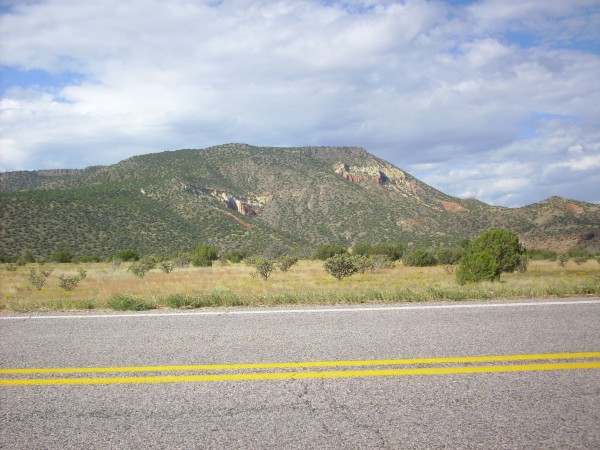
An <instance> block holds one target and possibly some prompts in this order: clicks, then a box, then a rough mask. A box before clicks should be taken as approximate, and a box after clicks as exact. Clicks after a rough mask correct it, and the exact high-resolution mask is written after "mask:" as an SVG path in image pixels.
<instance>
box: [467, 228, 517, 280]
mask: <svg viewBox="0 0 600 450" xmlns="http://www.w3.org/2000/svg"><path fill="white" fill-rule="evenodd" d="M469 252H471V253H483V252H485V253H487V254H489V255H490V256H492V257H493V258H494V259H495V260H496V263H497V264H498V266H499V267H500V272H514V271H515V270H516V269H517V268H518V267H519V265H520V264H521V258H522V257H524V256H523V255H524V254H525V247H523V246H522V245H521V243H520V242H519V236H517V234H516V233H514V232H512V231H510V230H505V229H501V228H499V229H495V230H488V231H485V232H483V233H482V234H480V235H479V236H478V237H477V238H475V240H474V241H473V242H472V243H471V246H470V248H469Z"/></svg>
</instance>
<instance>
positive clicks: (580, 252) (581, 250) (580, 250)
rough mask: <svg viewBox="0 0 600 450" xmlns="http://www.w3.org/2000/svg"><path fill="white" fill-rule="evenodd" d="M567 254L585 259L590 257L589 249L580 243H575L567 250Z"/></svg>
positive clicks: (570, 256)
mask: <svg viewBox="0 0 600 450" xmlns="http://www.w3.org/2000/svg"><path fill="white" fill-rule="evenodd" d="M567 255H568V256H569V258H573V259H575V258H585V261H587V260H588V259H590V258H591V257H592V254H591V253H590V251H589V250H588V249H587V248H586V247H584V246H583V245H581V244H576V245H574V246H572V247H570V248H569V250H567ZM585 261H584V262H585Z"/></svg>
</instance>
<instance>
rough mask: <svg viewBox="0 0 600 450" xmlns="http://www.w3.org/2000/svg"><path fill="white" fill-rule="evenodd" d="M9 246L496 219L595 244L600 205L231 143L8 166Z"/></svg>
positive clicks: (147, 244)
mask: <svg viewBox="0 0 600 450" xmlns="http://www.w3.org/2000/svg"><path fill="white" fill-rule="evenodd" d="M0 191H1V193H0V207H1V209H2V228H1V229H0V253H4V254H9V255H17V254H22V253H24V252H26V251H31V252H32V253H33V254H34V255H36V256H38V255H39V256H46V257H47V256H49V255H51V254H52V253H54V252H56V251H59V250H67V251H70V252H71V253H73V254H75V255H78V256H81V255H87V254H90V255H98V256H101V257H106V256H108V255H111V254H114V253H115V252H117V251H119V250H123V249H125V248H134V249H136V250H137V251H139V252H142V253H171V252H175V251H181V250H185V251H189V250H190V249H192V248H194V247H195V246H196V245H197V244H199V243H210V244H215V245H218V246H220V247H221V248H223V249H247V250H249V251H252V252H256V251H261V252H262V251H265V250H267V251H271V252H275V253H277V252H280V251H283V250H286V249H290V248H298V247H300V248H302V247H305V248H310V247H314V246H315V245H317V244H319V243H339V244H342V245H345V246H351V245H352V244H353V243H355V242H373V243H374V242H392V241H398V240H401V241H404V242H406V243H409V242H412V243H414V244H415V245H449V244H454V243H457V242H459V241H460V240H461V239H463V238H464V237H473V236H475V235H477V234H479V233H480V232H481V231H483V230H485V229H488V228H492V227H505V228H509V229H512V230H514V231H515V232H517V233H518V234H519V236H520V237H521V239H522V240H523V241H524V242H525V243H526V244H528V245H532V246H536V247H544V248H550V249H564V248H567V247H569V246H571V245H573V244H574V243H577V242H579V241H582V242H586V243H588V244H590V245H596V244H597V241H598V236H600V231H599V230H598V228H599V224H600V205H596V204H590V203H584V202H578V201H575V200H566V199H562V198H558V197H553V198H550V199H548V200H545V201H543V202H540V203H536V204H534V205H529V206H526V207H523V208H514V209H511V208H503V207H495V206H490V205H487V204H485V203H482V202H480V201H478V200H474V199H467V200H463V199H458V198H455V197H452V196H449V195H446V194H444V193H442V192H440V191H438V190H436V189H434V188H432V187H431V186H428V185H427V184H425V183H423V182H421V181H419V180H418V179H416V178H415V177H413V176H412V175H410V174H408V173H406V172H404V171H402V170H401V169H399V168H397V167H394V166H393V165H391V164H389V163H388V162H386V161H384V160H381V159H379V158H377V157H375V156H373V155H371V154H370V153H368V152H366V151H365V150H364V149H361V148H348V147H344V148H342V147H302V148H265V147H253V146H250V145H245V144H227V145H221V146H216V147H211V148H207V149H187V150H177V151H169V152H162V153H155V154H149V155H143V156H136V157H133V158H129V159H127V160H124V161H122V162H120V163H118V164H115V165H111V166H105V167H99V166H98V167H91V168H88V169H84V170H56V171H51V170H41V171H21V172H7V173H2V174H0Z"/></svg>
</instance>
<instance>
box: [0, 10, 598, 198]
mask: <svg viewBox="0 0 600 450" xmlns="http://www.w3.org/2000/svg"><path fill="white" fill-rule="evenodd" d="M233 142H237V143H247V144H251V145H256V146H277V147H279V146H282V147H285V146H320V145H326V146H359V147H363V148H365V149H366V150H367V151H369V152H371V153H373V154H374V155H376V156H378V157H380V158H383V159H385V160H387V161H389V162H391V163H392V164H394V165H395V166H397V167H399V168H401V169H403V170H405V171H407V172H409V173H411V174H413V175H415V176H416V177H418V178H419V179H421V180H423V181H424V182H426V183H428V184H430V185H432V186H434V187H436V188H437V189H440V190H441V191H443V192H445V193H447V194H451V195H455V196H458V197H461V198H467V197H476V198H478V199H480V200H482V201H485V202H487V203H490V204H494V205H503V206H511V207H516V206H522V205H526V204H531V203H534V202H537V201H540V200H543V199H545V198H548V197H550V196H553V195H559V196H563V197H567V198H573V199H576V200H582V201H588V202H594V203H600V187H599V186H600V0H473V1H468V0H464V1H459V0H454V1H450V0H447V1H442V0H405V1H398V0H397V1H392V0H345V1H344V0H339V1H338V0H281V1H279V0H168V1H167V0H102V1H94V2H87V1H83V2H82V1H79V0H39V1H38V0H18V1H11V0H8V1H7V0H0V171H13V170H35V169H52V168H83V167H87V166H92V165H108V164H114V163H116V162H118V161H121V160H123V159H126V158H128V157H130V156H133V155H139V154H145V153H153V152H159V151H165V150H176V149H181V148H206V147H209V146H213V145H219V144H225V143H233Z"/></svg>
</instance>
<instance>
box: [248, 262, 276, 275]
mask: <svg viewBox="0 0 600 450" xmlns="http://www.w3.org/2000/svg"><path fill="white" fill-rule="evenodd" d="M253 266H254V272H252V273H251V275H252V277H254V278H256V277H260V278H262V279H263V280H266V279H268V278H269V277H270V276H271V272H273V270H275V263H274V262H273V261H272V260H270V259H264V258H258V259H256V260H255V261H254V264H253Z"/></svg>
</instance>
